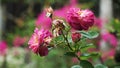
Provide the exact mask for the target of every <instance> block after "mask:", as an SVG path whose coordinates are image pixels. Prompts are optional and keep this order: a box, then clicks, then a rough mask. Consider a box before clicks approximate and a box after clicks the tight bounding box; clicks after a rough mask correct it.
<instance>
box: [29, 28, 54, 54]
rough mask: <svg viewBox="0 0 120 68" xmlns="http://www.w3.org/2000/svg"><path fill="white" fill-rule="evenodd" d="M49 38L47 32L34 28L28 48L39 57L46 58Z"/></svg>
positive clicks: (49, 34) (50, 35)
mask: <svg viewBox="0 0 120 68" xmlns="http://www.w3.org/2000/svg"><path fill="white" fill-rule="evenodd" d="M51 38H52V34H51V33H50V32H49V31H48V30H45V29H41V30H39V29H38V28H36V29H35V30H34V33H33V35H32V37H31V38H30V40H29V42H28V45H30V46H29V48H30V49H32V51H33V52H34V53H36V54H39V55H40V56H46V55H47V54H48V48H47V46H48V45H49V43H50V41H51Z"/></svg>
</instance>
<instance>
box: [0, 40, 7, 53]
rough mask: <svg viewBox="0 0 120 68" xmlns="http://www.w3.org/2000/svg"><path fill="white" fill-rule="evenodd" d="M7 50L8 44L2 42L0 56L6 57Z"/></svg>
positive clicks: (0, 42) (0, 43)
mask: <svg viewBox="0 0 120 68" xmlns="http://www.w3.org/2000/svg"><path fill="white" fill-rule="evenodd" d="M6 50H7V43H6V42H5V41H0V55H5V54H6Z"/></svg>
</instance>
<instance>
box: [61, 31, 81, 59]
mask: <svg viewBox="0 0 120 68" xmlns="http://www.w3.org/2000/svg"><path fill="white" fill-rule="evenodd" d="M61 32H62V35H63V37H64V39H65V41H66V42H67V46H68V47H69V49H70V50H71V51H74V50H73V49H72V47H71V46H70V44H69V42H68V39H67V37H65V35H64V33H63V31H61ZM76 57H77V59H78V60H79V61H80V58H79V56H78V55H76Z"/></svg>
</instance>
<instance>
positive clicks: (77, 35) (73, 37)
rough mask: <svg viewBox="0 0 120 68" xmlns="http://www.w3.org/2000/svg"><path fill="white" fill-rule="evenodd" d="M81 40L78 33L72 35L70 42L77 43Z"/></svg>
mask: <svg viewBox="0 0 120 68" xmlns="http://www.w3.org/2000/svg"><path fill="white" fill-rule="evenodd" d="M80 38H81V34H80V33H77V32H76V33H72V41H73V42H78V41H79V40H80Z"/></svg>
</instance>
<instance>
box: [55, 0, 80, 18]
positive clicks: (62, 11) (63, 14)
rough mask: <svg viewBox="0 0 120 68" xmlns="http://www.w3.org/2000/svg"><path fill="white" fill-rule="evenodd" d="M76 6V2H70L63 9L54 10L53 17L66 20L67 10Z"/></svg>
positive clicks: (72, 0)
mask: <svg viewBox="0 0 120 68" xmlns="http://www.w3.org/2000/svg"><path fill="white" fill-rule="evenodd" d="M77 4H78V2H77V0H70V3H69V4H68V5H65V6H64V7H62V8H60V9H57V10H55V11H54V16H58V17H60V18H64V19H66V13H67V11H68V10H69V8H72V7H76V5H77Z"/></svg>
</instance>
